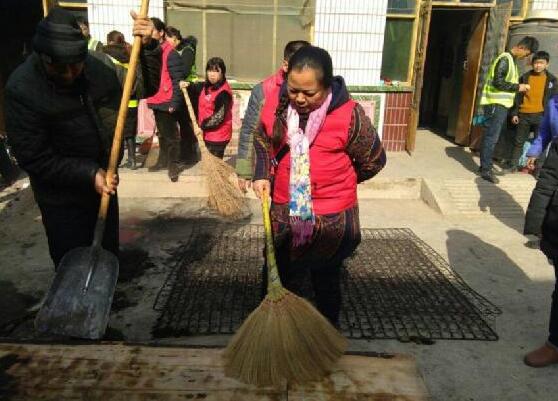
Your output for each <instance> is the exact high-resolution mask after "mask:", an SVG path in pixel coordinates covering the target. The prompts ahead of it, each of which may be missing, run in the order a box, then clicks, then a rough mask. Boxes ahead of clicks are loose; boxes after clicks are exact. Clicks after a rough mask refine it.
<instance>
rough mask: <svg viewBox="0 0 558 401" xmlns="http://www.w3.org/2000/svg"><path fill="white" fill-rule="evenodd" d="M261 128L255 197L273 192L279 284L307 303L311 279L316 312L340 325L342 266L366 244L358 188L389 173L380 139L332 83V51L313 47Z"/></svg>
mask: <svg viewBox="0 0 558 401" xmlns="http://www.w3.org/2000/svg"><path fill="white" fill-rule="evenodd" d="M261 122H262V127H261V130H260V132H258V133H256V137H255V141H254V147H255V151H256V166H255V174H254V191H255V192H256V195H258V197H261V196H262V194H263V193H270V191H271V192H272V201H273V202H272V206H271V219H272V223H273V224H272V225H273V230H274V240H275V246H276V251H277V263H278V266H279V271H280V275H281V280H282V282H283V285H285V286H286V287H287V288H288V289H289V290H291V291H293V292H295V293H298V294H300V295H302V294H301V291H300V283H301V281H303V279H304V278H305V277H307V273H308V271H309V272H310V277H311V279H312V286H313V288H314V294H315V298H316V303H317V307H318V310H319V311H320V312H321V313H322V314H323V315H324V316H325V317H327V318H328V319H329V320H330V321H331V322H332V323H333V324H334V325H338V322H339V310H340V307H341V288H340V273H341V264H342V262H343V260H344V259H345V258H346V257H348V256H349V255H351V254H352V253H353V251H354V250H355V249H356V247H357V246H358V244H359V243H360V224H359V216H358V202H357V183H360V182H362V181H365V180H368V179H370V178H372V177H373V176H375V175H376V174H377V173H378V172H379V171H380V170H381V169H382V168H383V167H384V165H385V163H386V156H385V152H384V149H383V147H382V144H381V142H380V138H379V137H378V136H377V134H376V130H375V129H374V127H373V126H372V123H371V122H370V120H369V119H368V117H367V116H366V115H365V114H364V110H363V109H362V107H361V106H360V105H359V104H358V103H356V102H354V101H353V100H351V97H350V95H349V93H348V91H347V88H346V86H345V82H344V80H343V78H342V77H339V76H337V77H334V76H333V66H332V62H331V57H330V56H329V54H328V53H327V51H325V50H324V49H321V48H319V47H314V46H307V47H303V48H301V49H300V50H298V51H297V52H296V53H295V54H294V55H293V56H292V58H291V59H290V60H289V68H288V70H287V81H286V83H285V84H284V85H283V88H282V89H281V93H280V97H279V99H278V101H275V102H266V104H265V105H264V108H263V110H262V115H261ZM272 177H273V180H271V178H272ZM271 182H273V184H272V183H271Z"/></svg>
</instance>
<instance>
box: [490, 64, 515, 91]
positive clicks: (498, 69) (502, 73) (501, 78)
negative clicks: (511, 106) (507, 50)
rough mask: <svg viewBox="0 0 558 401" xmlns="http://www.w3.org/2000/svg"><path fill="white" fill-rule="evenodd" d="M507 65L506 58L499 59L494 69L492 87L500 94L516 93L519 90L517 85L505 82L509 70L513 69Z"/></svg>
mask: <svg viewBox="0 0 558 401" xmlns="http://www.w3.org/2000/svg"><path fill="white" fill-rule="evenodd" d="M514 59H515V58H514ZM509 64H510V63H509V62H508V58H507V57H501V58H500V60H498V63H497V64H496V66H495V67H494V79H493V80H492V85H493V86H494V87H495V88H496V89H498V90H499V91H502V92H517V91H518V90H519V84H515V83H513V82H508V81H506V77H507V76H508V71H509V69H510V68H513V67H514V66H510V65H509Z"/></svg>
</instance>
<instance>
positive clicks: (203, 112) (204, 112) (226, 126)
mask: <svg viewBox="0 0 558 401" xmlns="http://www.w3.org/2000/svg"><path fill="white" fill-rule="evenodd" d="M223 91H225V92H227V93H228V94H229V95H230V96H231V104H230V105H229V107H228V109H227V110H226V112H225V120H224V121H223V123H222V124H221V125H219V127H217V128H216V129H212V130H204V132H203V139H204V140H205V141H207V142H229V141H230V140H231V137H232V99H233V95H232V90H231V87H230V85H229V83H228V82H226V81H225V83H223V85H221V86H220V87H219V89H217V90H215V89H213V88H211V87H208V88H207V93H206V89H205V88H203V89H202V91H201V93H200V97H199V100H198V124H199V125H200V126H201V123H202V121H204V120H205V119H206V118H208V117H211V116H212V115H213V113H214V111H215V98H216V97H217V96H218V95H219V94H220V93H221V92H223Z"/></svg>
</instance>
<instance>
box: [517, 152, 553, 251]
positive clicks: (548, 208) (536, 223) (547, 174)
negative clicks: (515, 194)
mask: <svg viewBox="0 0 558 401" xmlns="http://www.w3.org/2000/svg"><path fill="white" fill-rule="evenodd" d="M557 189H558V142H556V141H555V142H553V143H552V144H551V146H550V149H549V151H548V156H547V158H546V161H545V163H544V164H543V166H542V168H541V171H540V175H539V179H538V181H537V186H536V187H535V189H534V190H533V194H532V195H531V200H530V201H529V206H528V208H527V214H526V216H525V227H524V229H523V232H524V233H525V234H533V235H537V236H539V237H541V250H542V251H543V252H544V253H545V254H546V256H548V257H549V258H550V259H553V260H555V259H558V195H557V194H556V192H557V191H556V190H557Z"/></svg>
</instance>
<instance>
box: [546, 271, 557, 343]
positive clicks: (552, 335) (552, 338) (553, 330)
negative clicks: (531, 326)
mask: <svg viewBox="0 0 558 401" xmlns="http://www.w3.org/2000/svg"><path fill="white" fill-rule="evenodd" d="M554 274H555V276H556V281H555V282H554V292H553V293H552V303H551V306H550V324H549V329H548V331H549V334H548V342H549V343H551V344H552V345H554V346H555V347H558V260H555V261H554Z"/></svg>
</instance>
